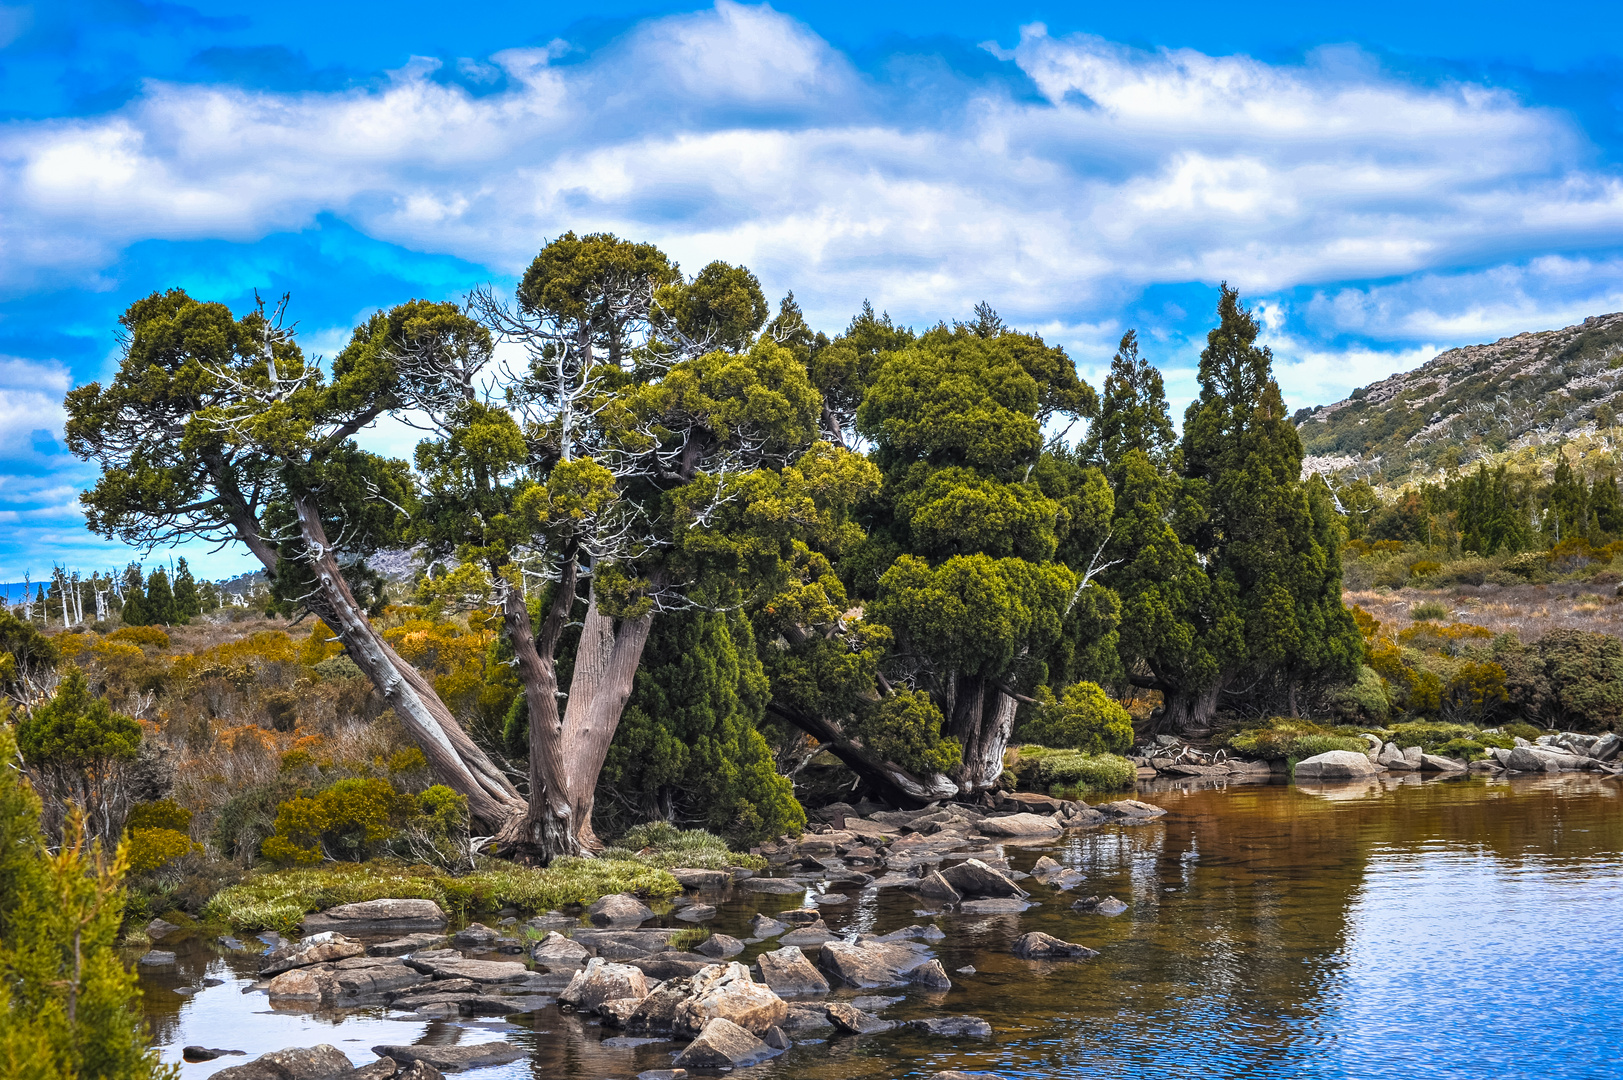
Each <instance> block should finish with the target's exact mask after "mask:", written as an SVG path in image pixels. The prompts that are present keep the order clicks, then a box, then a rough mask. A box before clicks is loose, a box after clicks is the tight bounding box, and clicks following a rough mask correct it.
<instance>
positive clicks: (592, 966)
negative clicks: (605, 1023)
mask: <svg viewBox="0 0 1623 1080" xmlns="http://www.w3.org/2000/svg"><path fill="white" fill-rule="evenodd" d="M647 996H648V978H647V976H645V975H644V974H643V973H642V971H641V970H639V969H638V968H634V967H632V966H631V965H629V964H611V963H609V962H608V961H607V960H604V959H602V958H600V957H593V958H592V960H591V961H590V962H589V963H588V964H587V965H586V967H585V968H584V969H583V970H581V971H577V972H575V976H574V978H572V979H570V980H569V987H568V989H566V990H565V991H564V992H563V993H562V994H560V995H558V1000H559V1001H561V1002H563V1003H564V1004H565V1005H572V1006H574V1007H575V1008H577V1009H579V1010H580V1011H582V1012H591V1011H593V1010H594V1009H596V1008H597V1007H598V1006H599V1005H601V1004H603V1002H605V1001H613V1000H615V999H616V998H637V999H638V1000H641V999H642V998H645V997H647Z"/></svg>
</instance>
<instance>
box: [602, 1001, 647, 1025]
mask: <svg viewBox="0 0 1623 1080" xmlns="http://www.w3.org/2000/svg"><path fill="white" fill-rule="evenodd" d="M644 1000H646V999H644V998H615V999H614V1000H613V1001H605V1002H603V1003H602V1004H601V1005H599V1006H598V1007H597V1015H598V1016H600V1017H602V1019H603V1023H604V1024H606V1025H608V1026H609V1027H614V1028H623V1027H625V1026H626V1024H628V1023H629V1022H630V1021H631V1017H632V1016H633V1015H635V1014H636V1012H637V1010H638V1009H639V1008H641V1007H642V1003H643V1001H644Z"/></svg>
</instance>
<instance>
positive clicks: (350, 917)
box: [304, 900, 446, 934]
mask: <svg viewBox="0 0 1623 1080" xmlns="http://www.w3.org/2000/svg"><path fill="white" fill-rule="evenodd" d="M445 922H446V919H445V912H443V911H441V910H440V906H439V905H438V904H436V903H434V901H432V900H363V901H361V902H360V903H358V904H341V905H339V906H338V907H335V908H329V909H328V910H326V911H323V912H320V913H319V914H316V915H306V916H305V917H304V930H305V933H309V934H314V933H319V932H321V931H323V930H338V931H341V932H343V933H355V932H357V931H370V932H377V931H387V932H391V933H402V934H403V933H406V932H408V931H412V930H440V929H443V928H444V926H445Z"/></svg>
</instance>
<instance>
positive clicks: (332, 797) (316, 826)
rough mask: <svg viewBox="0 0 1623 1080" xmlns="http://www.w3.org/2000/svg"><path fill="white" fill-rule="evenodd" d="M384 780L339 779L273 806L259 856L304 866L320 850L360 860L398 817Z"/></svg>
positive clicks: (395, 802)
mask: <svg viewBox="0 0 1623 1080" xmlns="http://www.w3.org/2000/svg"><path fill="white" fill-rule="evenodd" d="M400 811H401V805H400V803H399V801H398V796H397V795H396V793H395V789H394V788H393V787H392V786H391V785H390V784H389V782H388V781H387V780H376V779H370V778H362V777H352V778H350V779H347V780H340V781H338V782H337V783H336V784H334V785H333V786H332V787H330V788H328V789H327V790H326V791H323V792H321V793H320V794H319V795H317V796H316V797H315V798H313V799H312V798H297V799H291V800H289V801H288V802H285V803H283V804H282V805H281V806H279V807H277V811H276V832H275V835H273V836H270V837H268V838H266V840H265V842H264V843H263V844H262V845H261V846H260V854H262V855H264V856H265V858H267V859H270V860H272V861H273V862H281V863H296V864H299V865H309V864H311V863H316V862H320V861H321V859H322V856H323V855H324V854H326V855H329V856H331V857H332V858H335V859H341V860H344V861H347V862H364V861H365V860H366V859H367V858H369V857H370V856H371V855H372V854H374V853H375V852H376V850H377V848H378V846H379V845H380V844H381V843H382V842H383V841H385V840H387V839H389V838H390V837H391V836H393V835H394V832H395V827H396V826H397V824H398V823H399V819H400V817H401V816H402V815H401V813H400Z"/></svg>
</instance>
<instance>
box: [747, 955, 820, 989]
mask: <svg viewBox="0 0 1623 1080" xmlns="http://www.w3.org/2000/svg"><path fill="white" fill-rule="evenodd" d="M756 963H757V964H759V965H760V968H761V981H762V982H764V983H765V984H766V985H767V986H769V987H771V988H772V992H773V993H775V994H777V995H778V996H779V997H792V996H795V995H797V994H826V993H828V980H827V979H825V978H823V974H822V972H820V971H818V970H817V968H816V967H814V966H813V965H812V962H811V961H810V960H808V959H806V954H805V953H803V952H801V951H800V950H799V949H798V948H796V947H795V946H793V945H786V946H784V947H783V948H781V949H774V950H773V951H771V952H765V953H762V954H761V955H760V956H759V957H757V958H756Z"/></svg>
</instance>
